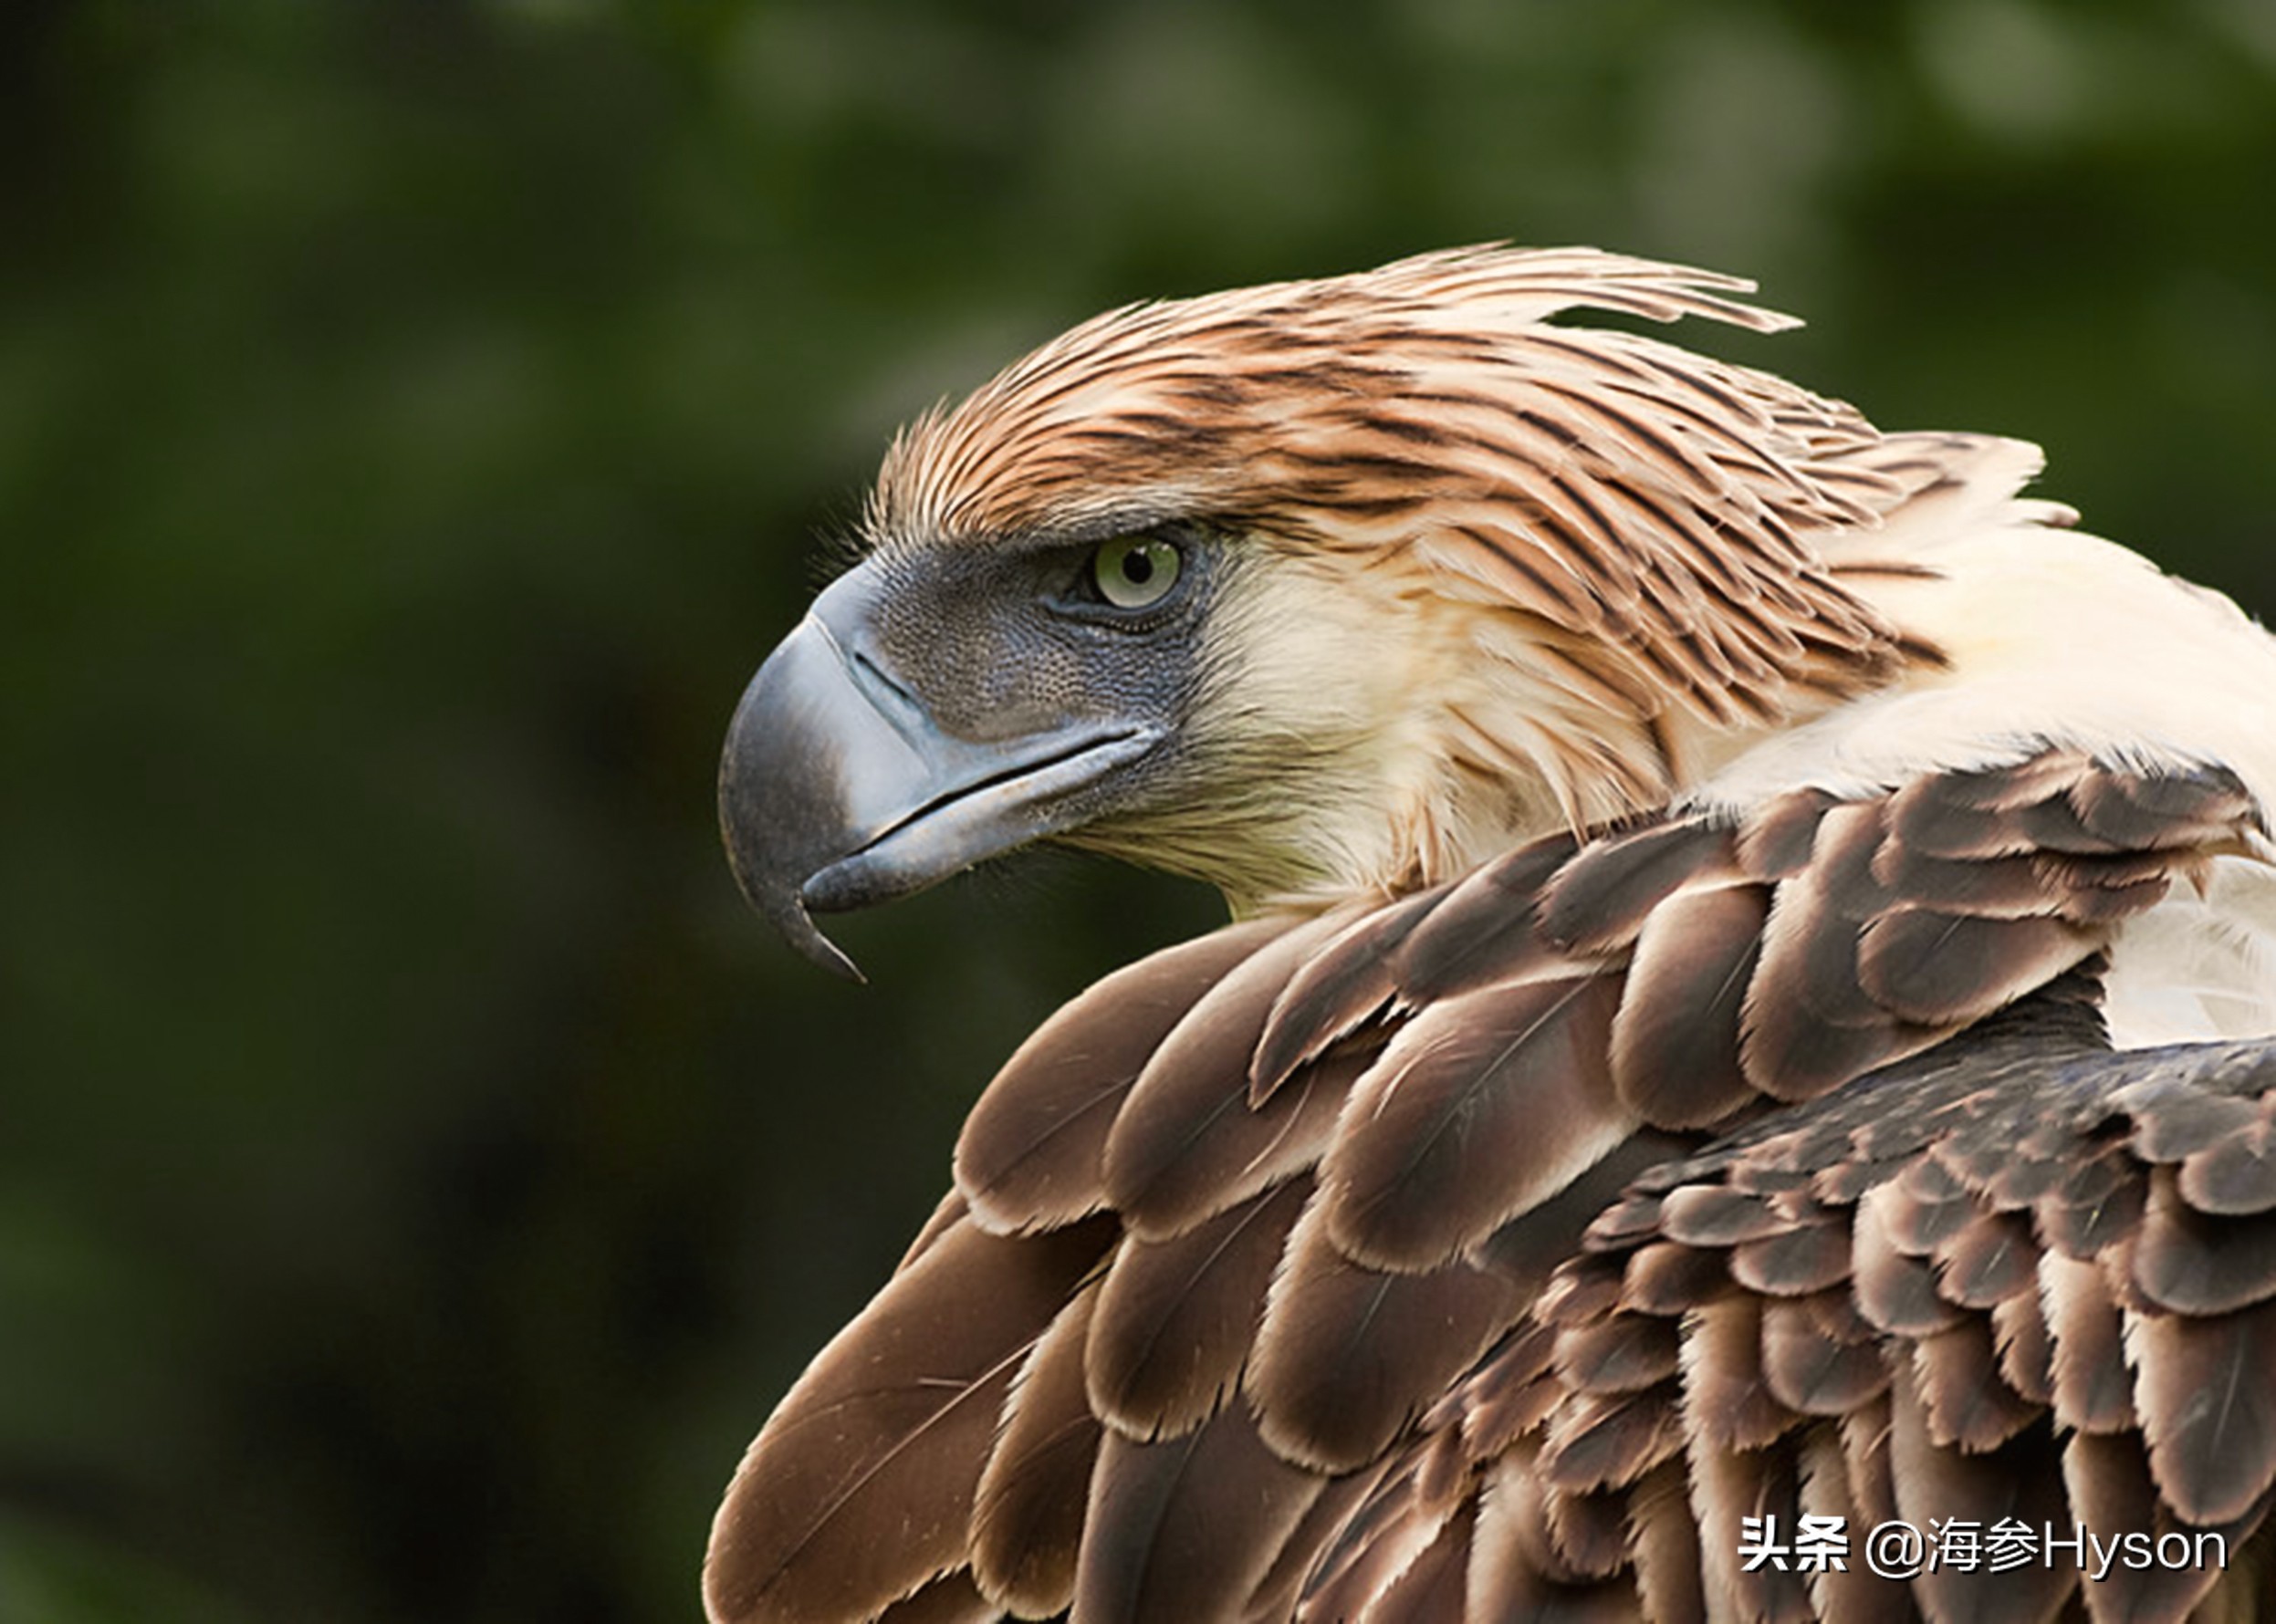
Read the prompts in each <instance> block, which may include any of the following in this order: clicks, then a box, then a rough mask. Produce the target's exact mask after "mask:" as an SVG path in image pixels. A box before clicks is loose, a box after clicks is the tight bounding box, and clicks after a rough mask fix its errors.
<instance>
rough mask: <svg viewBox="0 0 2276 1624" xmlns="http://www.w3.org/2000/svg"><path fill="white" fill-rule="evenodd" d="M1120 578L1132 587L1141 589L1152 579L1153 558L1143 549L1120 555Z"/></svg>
mask: <svg viewBox="0 0 2276 1624" xmlns="http://www.w3.org/2000/svg"><path fill="white" fill-rule="evenodd" d="M1122 578H1123V579H1124V580H1126V581H1128V582H1129V583H1130V584H1131V585H1132V586H1133V587H1143V586H1144V585H1145V584H1146V583H1147V582H1148V581H1150V580H1152V579H1153V578H1154V556H1153V554H1152V553H1151V552H1148V551H1146V550H1143V549H1136V550H1133V551H1131V552H1127V553H1124V554H1123V555H1122Z"/></svg>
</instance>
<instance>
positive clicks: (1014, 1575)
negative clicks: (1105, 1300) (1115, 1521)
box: [971, 1287, 1102, 1618]
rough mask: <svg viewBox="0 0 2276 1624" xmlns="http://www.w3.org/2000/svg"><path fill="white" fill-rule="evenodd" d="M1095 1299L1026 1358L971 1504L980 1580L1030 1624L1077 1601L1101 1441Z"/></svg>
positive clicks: (1063, 1319)
mask: <svg viewBox="0 0 2276 1624" xmlns="http://www.w3.org/2000/svg"><path fill="white" fill-rule="evenodd" d="M1098 1300H1099V1296H1098V1291H1097V1289H1096V1288H1095V1287H1092V1288H1090V1289H1087V1290H1084V1291H1083V1292H1081V1294H1079V1295H1078V1296H1076V1297H1075V1299H1074V1300H1073V1301H1072V1302H1070V1303H1069V1304H1068V1305H1067V1306H1066V1307H1065V1308H1064V1309H1063V1310H1061V1311H1060V1317H1058V1319H1056V1320H1054V1321H1053V1322H1052V1325H1051V1328H1050V1329H1049V1330H1048V1331H1046V1332H1045V1333H1044V1334H1043V1337H1042V1338H1041V1340H1039V1342H1037V1343H1036V1345H1035V1350H1034V1351H1033V1352H1032V1353H1030V1354H1029V1355H1028V1362H1027V1364H1026V1365H1025V1366H1024V1367H1023V1368H1022V1369H1021V1370H1020V1372H1019V1377H1018V1380H1017V1381H1016V1382H1015V1383H1014V1384H1013V1387H1012V1391H1011V1397H1010V1399H1009V1400H1008V1401H1007V1403H1006V1404H1005V1406H1004V1417H1003V1422H1002V1425H1001V1427H1000V1428H999V1429H998V1431H997V1439H996V1447H995V1449H994V1450H993V1451H991V1452H990V1453H989V1455H988V1461H987V1468H986V1470H984V1471H983V1472H982V1473H980V1485H979V1489H978V1491H977V1493H976V1496H975V1498H974V1502H973V1508H972V1536H971V1539H972V1543H971V1556H972V1572H973V1577H974V1579H975V1580H976V1582H977V1584H978V1585H979V1587H980V1588H981V1590H982V1591H984V1592H985V1593H986V1594H987V1596H988V1597H989V1598H992V1599H993V1600H994V1601H995V1602H997V1604H998V1605H999V1606H1001V1607H1002V1608H1005V1609H1007V1610H1008V1611H1011V1612H1014V1613H1018V1614H1019V1615H1021V1616H1022V1617H1026V1618H1042V1617H1045V1616H1046V1615H1048V1614H1050V1613H1055V1612H1057V1611H1058V1610H1059V1609H1060V1608H1063V1607H1065V1606H1066V1605H1067V1604H1068V1602H1069V1601H1070V1600H1071V1599H1073V1597H1074V1594H1075V1551H1076V1547H1077V1546H1078V1545H1079V1544H1080V1543H1081V1539H1082V1510H1083V1502H1084V1500H1085V1499H1086V1498H1088V1496H1089V1494H1090V1492H1091V1468H1092V1466H1093V1464H1094V1463H1096V1462H1097V1460H1098V1454H1099V1444H1100V1441H1101V1436H1102V1433H1101V1428H1100V1426H1099V1423H1098V1421H1097V1419H1096V1418H1095V1417H1094V1416H1093V1415H1092V1414H1091V1405H1090V1402H1089V1400H1088V1398H1087V1396H1086V1395H1085V1393H1084V1390H1083V1352H1084V1345H1085V1343H1086V1342H1087V1341H1088V1339H1089V1337H1090V1330H1091V1315H1092V1311H1093V1309H1094V1308H1095V1307H1096V1306H1097V1303H1098Z"/></svg>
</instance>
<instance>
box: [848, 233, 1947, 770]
mask: <svg viewBox="0 0 2276 1624" xmlns="http://www.w3.org/2000/svg"><path fill="white" fill-rule="evenodd" d="M1751 288H1752V284H1750V283H1748V282H1745V281H1742V280H1739V279H1737V278H1733V277H1728V276H1717V275H1715V274H1713V273H1710V272H1706V271H1699V270H1694V269H1690V268H1687V267H1684V266H1679V265H1660V264H1655V263H1653V262H1651V261H1647V260H1640V259H1631V258H1626V257H1623V256H1621V255H1612V254H1603V253H1598V252H1595V251H1592V250H1586V249H1566V250H1550V251H1540V250H1533V251H1525V250H1516V249H1509V248H1501V247H1490V246H1489V247H1479V248H1467V249H1456V250H1452V251H1449V252H1444V253H1437V254H1427V255H1419V256H1417V257H1415V258H1412V259H1406V260H1402V261H1399V262H1398V263H1396V264H1394V265H1384V266H1383V267H1382V268H1380V269H1378V270H1373V271H1368V272H1363V273H1361V274H1358V275H1354V276H1338V277H1331V278H1328V279H1325V280H1321V281H1313V282H1289V283H1275V284H1271V285H1269V286H1260V287H1252V288H1243V289H1240V290H1237V291H1235V292H1231V293H1223V294H1216V295H1209V296H1205V297H1198V298H1190V299H1181V300H1174V301H1167V302H1162V303H1154V304H1141V305H1132V306H1128V307H1124V308H1122V309H1119V310H1115V311H1112V312H1110V313H1108V314H1106V315H1104V316H1101V317H1099V318H1096V319H1094V320H1091V321H1089V322H1085V323H1084V324H1082V325H1081V326H1080V327H1077V328H1073V329H1072V330H1071V331H1070V332H1068V333H1067V334H1065V335H1064V336H1063V337H1061V338H1057V339H1055V340H1053V341H1052V342H1051V343H1049V344H1047V345H1045V346H1044V347H1043V348H1042V349H1039V350H1037V351H1035V352H1034V353H1033V354H1032V355H1029V356H1028V357H1027V358H1026V359H1023V360H1021V361H1019V362H1018V363H1016V364H1015V365H1013V366H1012V367H1010V368H1008V369H1007V370H1005V371H1004V372H1002V373H1001V374H999V375H998V376H997V378H995V379H994V380H991V381H990V382H988V383H987V384H986V385H984V386H982V387H981V388H980V389H979V390H976V391H975V392H974V393H973V394H972V395H971V396H970V397H969V398H968V399H966V401H963V402H962V403H961V404H959V405H957V406H955V407H954V408H952V409H943V410H937V411H934V412H932V413H930V414H928V415H926V416H925V417H924V418H922V419H920V420H919V421H918V422H916V423H915V424H914V425H913V426H912V427H911V428H909V429H908V430H907V431H906V432H903V434H902V435H901V437H900V438H898V439H897V440H896V441H895V442H894V443H893V448H892V450H891V452H890V453H888V455H887V457H886V461H885V465H884V468H883V470H882V473H881V474H880V476H879V479H878V482H877V485H876V488H875V490H874V492H873V494H872V500H871V505H870V509H869V513H868V515H867V518H866V520H865V526H864V527H865V529H866V530H867V532H868V534H869V536H870V537H871V538H872V542H873V543H874V544H876V545H879V546H884V547H893V546H901V545H928V546H929V545H940V544H948V545H981V544H987V543H991V542H1001V541H1006V540H1018V539H1022V538H1028V537H1035V536H1052V535H1062V534H1068V533H1092V534H1095V533H1096V532H1097V530H1098V529H1099V528H1100V527H1101V526H1114V527H1120V528H1124V529H1132V530H1136V529H1143V528H1146V527H1149V526H1154V525H1157V524H1160V523H1163V522H1164V521H1166V520H1169V519H1173V518H1178V519H1189V520H1199V521H1204V522H1207V523H1210V524H1213V525H1217V526H1223V527H1225V528H1227V529H1228V530H1230V531H1234V532H1237V533H1241V534H1245V535H1247V536H1251V537H1252V538H1254V539H1255V540H1257V541H1258V542H1259V543H1261V544H1264V545H1268V546H1279V547H1293V548H1327V549H1331V550H1335V551H1341V552H1354V553H1357V554H1360V555H1362V556H1367V555H1378V554H1379V555H1382V556H1384V557H1396V558H1398V559H1400V560H1402V562H1403V567H1406V568H1408V569H1410V570H1412V571H1413V572H1414V574H1415V578H1417V579H1418V580H1420V581H1424V582H1427V583H1429V585H1430V586H1431V588H1432V589H1433V590H1435V591H1436V592H1438V593H1440V594H1442V595H1444V596H1445V597H1446V598H1448V599H1455V600H1467V601H1471V602H1479V603H1485V604H1490V605H1494V606H1497V607H1500V608H1504V609H1509V610H1512V611H1516V612H1519V613H1521V614H1523V615H1524V616H1526V617H1529V618H1530V619H1532V620H1533V621H1534V622H1535V623H1536V624H1537V625H1538V627H1539V628H1540V629H1541V630H1542V631H1543V632H1544V633H1553V635H1548V636H1546V637H1545V638H1544V641H1545V643H1546V644H1548V645H1553V646H1554V649H1555V652H1554V653H1553V654H1550V655H1545V656H1544V658H1547V659H1550V660H1552V661H1565V662H1568V668H1569V669H1571V671H1573V672H1574V673H1575V675H1576V678H1577V679H1578V680H1579V681H1580V682H1582V683H1583V684H1584V685H1586V686H1587V687H1588V688H1589V690H1590V692H1589V695H1588V701H1587V703H1586V704H1585V705H1584V706H1582V709H1584V710H1589V711H1593V712H1594V713H1598V714H1604V713H1611V714H1623V715H1626V716H1628V717H1630V718H1631V719H1636V718H1643V717H1647V716H1650V715H1653V714H1655V713H1657V712H1658V711H1659V710H1660V709H1661V708H1662V707H1663V706H1664V705H1665V704H1668V703H1676V704H1680V705H1682V706H1685V707H1686V708H1688V709H1689V710H1690V711H1692V712H1694V713H1697V714H1698V715H1699V716H1701V717H1703V718H1704V719H1706V720H1707V721H1709V722H1711V723H1715V724H1729V723H1733V722H1736V721H1738V720H1739V719H1741V718H1749V717H1753V718H1759V717H1766V716H1774V715H1778V714H1780V713H1783V712H1784V711H1785V710H1786V709H1787V708H1788V706H1787V696H1788V694H1789V692H1790V691H1791V690H1794V689H1795V688H1797V686H1799V687H1801V688H1811V689H1816V690H1819V691H1832V692H1847V691H1853V690H1854V689H1855V688H1857V687H1859V686H1861V685H1869V684H1870V683H1872V682H1875V681H1878V680H1880V678H1882V677H1883V676H1884V675H1886V674H1887V672H1888V671H1890V670H1891V669H1893V667H1894V664H1895V661H1897V659H1898V658H1899V650H1898V640H1897V637H1896V634H1895V630H1893V629H1892V628H1891V627H1890V626H1889V625H1888V624H1887V623H1886V622H1885V621H1884V620H1883V619H1881V617H1880V616H1879V615H1878V613H1877V612H1876V611H1874V609H1871V608H1869V607H1867V606H1866V605H1865V604H1864V602H1863V601H1862V600H1861V599H1858V598H1857V597H1856V596H1854V595H1853V593H1851V592H1850V591H1849V590H1848V589H1847V588H1844V587H1843V585H1842V584H1841V582H1840V580H1839V579H1838V578H1837V576H1836V575H1835V573H1834V572H1833V571H1832V568H1831V567H1829V566H1828V565H1827V564H1826V562H1825V561H1824V560H1823V559H1822V558H1821V557H1819V555H1818V554H1817V553H1816V552H1815V551H1814V550H1813V549H1812V547H1811V544H1810V540H1809V538H1810V537H1811V536H1814V535H1819V534H1823V533H1828V532H1831V531H1832V530H1834V529H1836V528H1839V527H1844V526H1868V527H1869V526H1873V525H1874V524H1875V523H1877V522H1878V515H1880V514H1881V513H1882V512H1883V511H1884V509H1887V508H1889V507H1892V506H1894V505H1898V504H1900V503H1901V502H1903V501H1905V500H1907V499H1909V497H1910V496H1911V495H1912V494H1914V493H1915V491H1916V490H1917V489H1918V488H1920V485H1921V484H1922V482H1921V481H1920V480H1917V479H1916V480H1913V481H1912V482H1910V483H1909V484H1908V483H1907V482H1906V481H1905V480H1904V479H1903V478H1900V477H1897V476H1895V475H1892V474H1888V473H1885V472H1884V471H1883V470H1882V469H1880V468H1879V467H1878V466H1876V465H1875V463H1874V457H1873V455H1872V453H1873V449H1874V447H1875V446H1876V445H1877V444H1878V436H1877V435H1876V434H1875V432H1874V430H1873V429H1872V427H1871V426H1870V425H1869V424H1867V423H1866V422H1864V420H1863V419H1862V418H1860V417H1859V416H1858V415H1857V414H1856V412H1855V411H1853V410H1852V409H1851V408H1849V407H1848V406H1845V405H1843V404H1841V403H1839V402H1836V401H1826V400H1822V399H1821V398H1819V397H1817V396H1815V395H1812V394H1811V393H1809V392H1808V391H1806V390H1801V389H1798V388H1796V387H1795V386H1794V385H1792V384H1790V383H1788V382H1786V381H1784V380H1780V379H1778V378H1774V377H1771V376H1770V375H1769V374H1766V373H1761V372H1755V371H1751V370H1748V369H1745V368H1742V367H1737V366H1732V365H1729V364H1728V363H1724V362H1720V361H1716V360H1713V359H1708V358H1706V357H1703V356H1697V355H1693V354H1690V353H1688V352H1686V351H1684V350H1680V349H1675V348H1673V347H1672V346H1669V345H1666V344H1662V343H1659V342H1657V341H1655V340H1653V339H1648V338H1641V337H1638V336H1636V335H1634V334H1630V333H1624V332H1617V331H1608V330H1602V329H1592V328H1576V327H1551V326H1549V325H1547V323H1548V319H1549V318H1550V317H1552V316H1555V315H1557V314H1558V313H1560V312H1561V311H1566V310H1570V309H1575V308H1588V309H1596V310H1605V311H1613V312H1616V313H1619V314H1622V315H1625V316H1632V317H1638V318H1644V319H1646V320H1651V321H1659V322H1668V321H1674V320H1676V319H1678V318H1683V317H1703V318H1710V319H1713V320H1718V321H1726V322H1729V323H1732V324H1734V325H1736V326H1739V327H1745V328H1752V329H1754V330H1757V331H1774V330H1777V329H1779V328H1785V327H1789V326H1791V325H1793V324H1792V322H1791V318H1786V317H1782V316H1778V315H1774V314H1772V313H1770V312H1768V311H1764V310H1761V309H1759V308H1756V307H1752V306H1749V305H1747V304H1744V303H1742V302H1740V301H1739V300H1738V299H1737V298H1736V297H1732V296H1734V295H1738V294H1743V293H1746V292H1749V291H1750V290H1751ZM1579 742H1580V738H1579V735H1578V734H1575V735H1574V736H1573V737H1572V738H1571V740H1569V741H1568V743H1570V744H1579ZM1617 759H1618V758H1617V757H1608V758H1607V760H1606V762H1605V764H1604V765H1606V766H1607V767H1612V766H1613V764H1614V762H1615V761H1616V760H1617ZM1644 787H1645V786H1644V785H1642V784H1639V786H1638V788H1639V789H1642V788H1644ZM1659 787H1661V788H1662V789H1664V788H1665V785H1664V784H1663V785H1661V786H1659Z"/></svg>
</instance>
